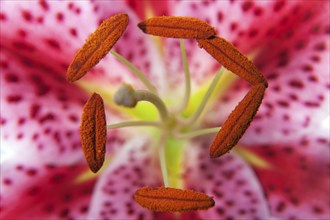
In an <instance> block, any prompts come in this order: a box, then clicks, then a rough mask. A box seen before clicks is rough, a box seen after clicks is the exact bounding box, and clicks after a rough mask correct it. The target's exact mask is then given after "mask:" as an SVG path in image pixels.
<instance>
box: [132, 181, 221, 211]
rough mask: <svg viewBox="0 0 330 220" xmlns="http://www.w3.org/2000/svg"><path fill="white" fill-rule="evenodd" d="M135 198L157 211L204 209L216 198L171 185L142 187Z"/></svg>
mask: <svg viewBox="0 0 330 220" xmlns="http://www.w3.org/2000/svg"><path fill="white" fill-rule="evenodd" d="M134 200H135V201H136V202H137V203H139V204H140V205H141V206H142V207H144V208H147V209H151V210H153V211H157V212H184V211H192V210H203V209H208V208H211V207H213V206H214V204H215V202H214V200H213V199H212V198H211V197H209V196H208V195H206V194H204V193H200V192H196V191H193V190H182V189H175V188H169V187H159V188H152V187H143V188H140V189H138V190H137V191H136V192H135V194H134Z"/></svg>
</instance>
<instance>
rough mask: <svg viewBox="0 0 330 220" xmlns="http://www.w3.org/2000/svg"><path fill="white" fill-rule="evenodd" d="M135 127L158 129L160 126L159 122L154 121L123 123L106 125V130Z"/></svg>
mask: <svg viewBox="0 0 330 220" xmlns="http://www.w3.org/2000/svg"><path fill="white" fill-rule="evenodd" d="M135 126H152V127H160V126H161V124H160V123H159V122H154V121H125V122H120V123H117V124H112V125H107V129H115V128H124V127H135Z"/></svg>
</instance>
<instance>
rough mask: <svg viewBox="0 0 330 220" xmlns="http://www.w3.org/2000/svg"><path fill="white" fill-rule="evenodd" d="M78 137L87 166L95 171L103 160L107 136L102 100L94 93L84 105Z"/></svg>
mask: <svg viewBox="0 0 330 220" xmlns="http://www.w3.org/2000/svg"><path fill="white" fill-rule="evenodd" d="M80 137H81V144H82V149H83V151H84V154H85V158H86V161H87V163H88V166H89V168H90V169H91V170H92V171H93V172H94V173H96V172H97V171H98V170H99V169H100V168H101V167H102V165H103V162H104V157H105V143H106V137H107V128H106V119H105V112H104V105H103V100H102V98H101V96H100V95H98V94H96V93H94V94H93V95H92V96H91V97H90V98H89V100H88V101H87V103H86V104H85V105H84V108H83V114H82V118H81V125H80Z"/></svg>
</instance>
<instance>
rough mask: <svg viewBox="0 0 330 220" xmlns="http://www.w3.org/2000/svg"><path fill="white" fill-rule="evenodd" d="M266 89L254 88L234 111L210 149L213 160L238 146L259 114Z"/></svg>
mask: <svg viewBox="0 0 330 220" xmlns="http://www.w3.org/2000/svg"><path fill="white" fill-rule="evenodd" d="M265 89H266V87H265V85H264V84H258V85H255V86H253V87H252V89H251V90H250V91H249V92H248V93H247V94H246V96H245V97H244V98H243V100H242V101H241V102H240V103H239V104H238V105H237V106H236V108H235V109H234V111H232V113H231V114H230V115H229V117H228V118H227V120H226V121H225V122H224V123H223V125H222V128H221V130H220V131H219V133H218V134H217V135H216V137H215V139H214V140H213V143H212V145H211V148H210V156H211V158H216V157H220V156H221V155H223V154H225V153H227V152H228V151H229V150H231V149H232V148H233V147H234V146H235V145H236V144H237V142H238V141H239V139H240V138H241V137H242V135H243V134H244V133H245V131H246V129H247V128H248V127H249V125H250V123H251V121H252V120H253V118H254V116H255V114H256V113H257V111H258V108H259V106H260V104H261V101H262V99H263V96H264V92H265Z"/></svg>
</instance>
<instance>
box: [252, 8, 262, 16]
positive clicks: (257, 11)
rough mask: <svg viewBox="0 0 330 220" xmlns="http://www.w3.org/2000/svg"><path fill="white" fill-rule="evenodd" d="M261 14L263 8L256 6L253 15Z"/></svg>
mask: <svg viewBox="0 0 330 220" xmlns="http://www.w3.org/2000/svg"><path fill="white" fill-rule="evenodd" d="M262 14H263V10H262V8H259V7H256V8H255V9H254V15H255V16H261V15H262Z"/></svg>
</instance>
